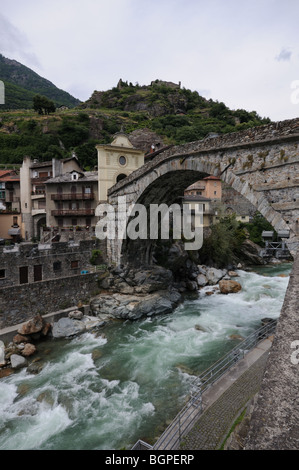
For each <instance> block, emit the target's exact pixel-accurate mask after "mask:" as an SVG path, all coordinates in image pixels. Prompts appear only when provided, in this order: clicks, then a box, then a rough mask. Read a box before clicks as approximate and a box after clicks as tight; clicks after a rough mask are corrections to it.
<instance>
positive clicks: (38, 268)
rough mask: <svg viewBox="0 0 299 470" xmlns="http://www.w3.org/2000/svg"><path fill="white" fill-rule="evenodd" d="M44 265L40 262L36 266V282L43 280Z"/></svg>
mask: <svg viewBox="0 0 299 470" xmlns="http://www.w3.org/2000/svg"><path fill="white" fill-rule="evenodd" d="M42 278H43V273H42V265H41V264H38V265H35V266H34V282H38V281H42Z"/></svg>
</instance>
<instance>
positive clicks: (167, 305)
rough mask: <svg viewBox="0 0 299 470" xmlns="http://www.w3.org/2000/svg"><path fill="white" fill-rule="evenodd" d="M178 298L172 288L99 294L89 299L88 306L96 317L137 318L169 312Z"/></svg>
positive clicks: (177, 294)
mask: <svg viewBox="0 0 299 470" xmlns="http://www.w3.org/2000/svg"><path fill="white" fill-rule="evenodd" d="M180 300H181V294H180V293H179V292H178V291H177V290H174V289H173V290H169V291H158V292H153V293H148V294H146V295H137V294H136V295H126V294H123V293H115V294H110V295H109V294H100V295H99V296H97V297H96V298H95V299H93V300H92V301H91V304H90V308H91V312H92V314H93V315H95V316H98V317H101V316H102V315H105V316H109V317H110V318H118V319H128V320H137V319H139V318H141V317H150V316H152V315H162V314H166V313H170V312H172V310H173V309H174V308H175V307H176V306H177V305H178V303H179V301H180Z"/></svg>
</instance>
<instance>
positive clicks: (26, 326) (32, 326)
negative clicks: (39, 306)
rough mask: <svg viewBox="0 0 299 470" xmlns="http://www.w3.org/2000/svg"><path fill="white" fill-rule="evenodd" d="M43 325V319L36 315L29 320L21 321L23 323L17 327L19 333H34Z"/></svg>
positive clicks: (39, 330) (40, 329)
mask: <svg viewBox="0 0 299 470" xmlns="http://www.w3.org/2000/svg"><path fill="white" fill-rule="evenodd" d="M43 327H44V320H43V317H42V316H41V315H36V316H35V317H33V318H32V319H31V320H29V321H27V322H26V323H23V325H22V326H21V327H20V328H19V329H18V333H19V334H20V335H24V336H26V335H32V334H34V333H39V332H41V331H42V329H43Z"/></svg>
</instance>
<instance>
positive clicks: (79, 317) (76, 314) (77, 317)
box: [68, 310, 83, 320]
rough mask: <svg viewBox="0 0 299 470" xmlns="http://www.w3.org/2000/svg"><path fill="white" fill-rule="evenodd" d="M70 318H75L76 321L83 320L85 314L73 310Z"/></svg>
mask: <svg viewBox="0 0 299 470" xmlns="http://www.w3.org/2000/svg"><path fill="white" fill-rule="evenodd" d="M68 316H69V318H73V319H74V320H82V318H83V312H81V310H73V311H72V312H70V313H69V315H68Z"/></svg>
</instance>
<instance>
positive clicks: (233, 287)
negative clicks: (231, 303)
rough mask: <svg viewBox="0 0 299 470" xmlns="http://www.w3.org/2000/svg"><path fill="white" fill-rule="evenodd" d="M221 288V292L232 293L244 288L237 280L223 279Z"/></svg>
mask: <svg viewBox="0 0 299 470" xmlns="http://www.w3.org/2000/svg"><path fill="white" fill-rule="evenodd" d="M219 289H220V292H221V294H232V293H236V292H239V291H240V290H241V289H242V286H241V284H240V283H239V282H237V281H232V280H229V281H228V280H222V281H220V282H219Z"/></svg>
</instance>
